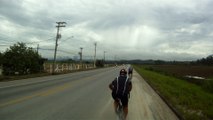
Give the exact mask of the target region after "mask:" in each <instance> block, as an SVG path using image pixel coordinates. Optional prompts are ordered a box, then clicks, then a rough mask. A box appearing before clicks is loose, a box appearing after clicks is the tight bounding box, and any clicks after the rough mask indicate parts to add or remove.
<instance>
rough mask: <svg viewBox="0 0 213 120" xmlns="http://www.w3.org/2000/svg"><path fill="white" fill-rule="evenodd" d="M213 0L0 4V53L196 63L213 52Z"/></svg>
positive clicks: (22, 0)
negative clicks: (21, 47)
mask: <svg viewBox="0 0 213 120" xmlns="http://www.w3.org/2000/svg"><path fill="white" fill-rule="evenodd" d="M212 6H213V1H212V0H60V1H59V0H0V23H1V24H0V51H1V52H4V51H5V50H6V48H8V47H9V46H11V45H13V44H15V43H17V42H25V43H27V45H28V46H29V47H33V48H35V49H36V48H37V45H39V53H40V54H41V55H42V56H43V57H46V58H53V54H54V47H55V36H56V30H57V28H56V25H57V24H56V22H66V23H67V24H66V27H62V28H60V34H61V36H62V37H61V39H59V41H58V43H59V45H58V52H57V58H67V57H69V58H73V57H74V56H78V52H79V51H80V47H82V48H83V57H84V58H85V59H86V58H87V59H92V57H93V56H94V51H95V50H94V49H95V46H94V43H95V42H96V43H97V57H98V58H99V59H102V58H103V56H104V51H106V53H105V56H106V59H112V60H114V59H143V60H145V59H161V60H196V59H200V58H202V57H207V56H208V55H210V54H213V40H212V39H213V12H212V11H213V7H212Z"/></svg>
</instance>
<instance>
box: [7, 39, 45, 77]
mask: <svg viewBox="0 0 213 120" xmlns="http://www.w3.org/2000/svg"><path fill="white" fill-rule="evenodd" d="M42 64H43V62H42V58H41V56H40V55H39V54H38V53H37V52H36V51H35V50H33V49H32V48H30V47H27V46H26V44H24V43H17V44H14V45H13V46H10V48H9V49H7V50H6V52H5V53H4V56H3V73H4V74H5V75H11V74H15V72H17V73H18V74H20V75H22V74H28V73H37V72H39V71H40V68H41V66H42Z"/></svg>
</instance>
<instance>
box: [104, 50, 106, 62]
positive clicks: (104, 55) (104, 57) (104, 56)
mask: <svg viewBox="0 0 213 120" xmlns="http://www.w3.org/2000/svg"><path fill="white" fill-rule="evenodd" d="M105 53H106V51H104V63H105Z"/></svg>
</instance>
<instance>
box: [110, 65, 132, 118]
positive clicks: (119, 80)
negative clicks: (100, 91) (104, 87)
mask: <svg viewBox="0 0 213 120" xmlns="http://www.w3.org/2000/svg"><path fill="white" fill-rule="evenodd" d="M109 88H110V89H111V90H112V97H113V99H114V109H115V111H116V110H117V107H118V104H119V99H120V100H121V103H122V106H123V111H124V118H125V119H126V117H127V114H128V99H129V94H130V91H131V89H132V82H131V80H130V79H129V78H128V76H127V71H126V70H125V69H121V70H120V75H119V76H118V77H116V78H115V79H114V80H113V81H112V83H110V84H109Z"/></svg>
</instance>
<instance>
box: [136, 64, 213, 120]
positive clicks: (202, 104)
mask: <svg viewBox="0 0 213 120" xmlns="http://www.w3.org/2000/svg"><path fill="white" fill-rule="evenodd" d="M173 67H174V66H173ZM134 68H135V69H136V71H137V72H138V73H139V74H140V75H141V76H142V77H143V78H144V79H145V80H146V81H147V82H148V83H149V84H150V85H151V86H152V87H153V88H154V89H155V90H156V91H158V93H159V94H160V95H161V96H162V97H163V98H164V99H165V100H166V101H167V102H168V103H169V104H170V105H171V106H172V107H174V109H175V110H177V111H178V113H179V114H180V115H181V116H182V117H183V118H184V119H186V120H204V119H205V120H208V119H213V92H211V91H209V90H205V89H204V88H205V87H202V85H199V84H195V83H192V82H189V81H187V80H186V79H184V78H181V77H178V75H176V74H174V73H173V72H169V71H168V72H165V71H164V70H163V69H164V68H163V67H162V66H161V67H159V69H158V70H156V69H154V68H152V67H151V66H150V65H149V66H142V65H134ZM160 68H162V70H160ZM210 78H211V77H210ZM210 86H211V87H213V86H212V85H210Z"/></svg>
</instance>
